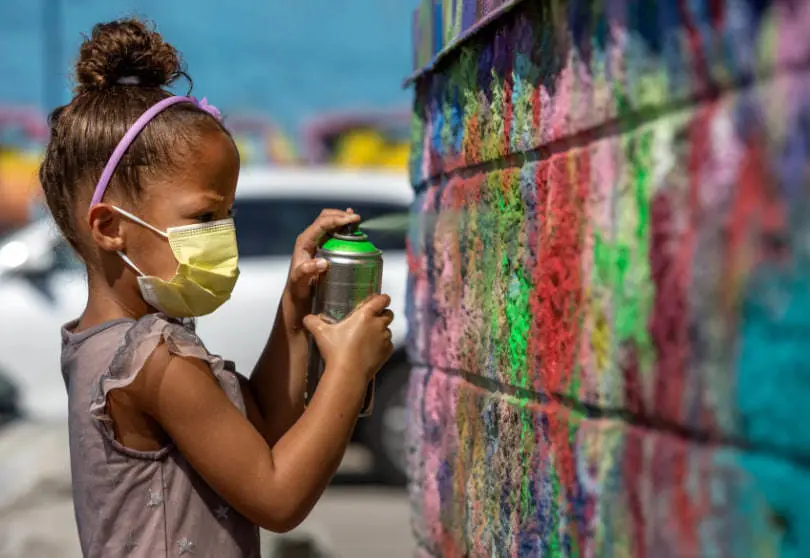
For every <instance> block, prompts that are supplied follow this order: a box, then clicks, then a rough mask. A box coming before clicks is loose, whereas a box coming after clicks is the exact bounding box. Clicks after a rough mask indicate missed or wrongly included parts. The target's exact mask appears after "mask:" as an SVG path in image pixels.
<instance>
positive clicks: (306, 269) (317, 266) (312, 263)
mask: <svg viewBox="0 0 810 558" xmlns="http://www.w3.org/2000/svg"><path fill="white" fill-rule="evenodd" d="M327 269H329V262H327V261H326V260H325V259H323V258H316V259H314V260H308V261H305V262H304V263H302V264H301V265H299V266H297V267H296V268H295V269H293V270H292V272H291V273H290V280H291V281H292V282H293V283H298V282H300V281H306V282H307V283H308V282H309V280H310V279H312V278H314V277H317V276H318V275H320V274H321V273H323V272H324V271H326V270H327Z"/></svg>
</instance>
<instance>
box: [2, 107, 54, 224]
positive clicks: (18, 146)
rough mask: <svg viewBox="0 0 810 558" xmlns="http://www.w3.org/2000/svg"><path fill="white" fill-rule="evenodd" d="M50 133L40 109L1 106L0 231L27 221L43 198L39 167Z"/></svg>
mask: <svg viewBox="0 0 810 558" xmlns="http://www.w3.org/2000/svg"><path fill="white" fill-rule="evenodd" d="M47 137H48V130H47V127H46V125H45V119H44V117H43V116H42V115H41V114H40V113H39V112H38V111H36V110H34V109H31V108H28V107H19V106H0V200H2V201H1V202H0V235H2V234H3V232H4V231H8V230H10V229H12V228H14V227H17V226H19V225H21V224H22V223H24V222H26V221H27V220H28V218H29V215H30V213H31V211H32V206H33V205H34V204H35V203H36V202H37V201H38V200H39V196H40V189H39V181H38V179H37V169H38V167H39V161H40V157H41V152H42V145H43V144H44V141H45V140H46V139H47Z"/></svg>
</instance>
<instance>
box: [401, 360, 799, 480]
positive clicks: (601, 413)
mask: <svg viewBox="0 0 810 558" xmlns="http://www.w3.org/2000/svg"><path fill="white" fill-rule="evenodd" d="M411 366H412V367H419V368H424V369H426V370H431V369H433V370H439V371H441V372H443V373H445V374H447V375H449V376H455V377H458V378H461V379H463V380H464V381H466V382H467V383H469V384H470V385H473V386H475V387H477V388H480V389H483V390H485V391H487V392H489V393H490V394H502V395H506V396H508V397H513V398H515V399H519V400H522V401H524V402H528V403H536V404H540V405H547V404H549V403H557V404H559V405H562V406H563V407H566V408H567V409H569V410H571V411H574V412H576V413H579V414H581V415H582V416H583V417H585V418H587V419H595V420H600V419H606V420H616V421H620V422H623V423H624V424H627V425H629V426H634V427H637V428H643V429H646V430H651V431H653V432H657V433H661V434H668V435H670V436H673V437H676V438H679V439H681V440H684V441H688V442H693V443H697V444H701V445H704V446H714V445H724V446H727V447H731V448H734V449H739V450H744V451H746V452H749V453H760V454H763V455H767V456H771V457H777V458H779V459H783V460H786V461H789V462H792V463H794V464H797V465H800V466H802V467H806V468H810V457H808V456H804V455H799V454H795V453H791V452H789V451H785V450H784V449H783V448H779V447H775V446H770V445H767V444H759V445H753V444H751V443H749V442H747V441H746V440H744V439H743V438H738V437H734V436H723V435H718V434H714V433H709V432H701V431H699V430H694V429H690V428H688V427H686V426H683V425H680V424H677V423H674V422H672V421H667V420H664V419H661V418H658V417H651V416H649V415H644V414H640V413H633V412H631V411H628V410H626V409H619V408H613V407H600V406H598V405H594V404H591V403H584V402H582V401H579V400H577V399H574V398H573V397H570V396H568V395H564V394H561V393H554V392H552V393H548V392H547V393H538V392H536V391H532V390H531V389H527V388H521V387H518V386H513V385H511V384H507V383H504V382H501V381H499V380H496V379H493V378H486V377H484V376H480V375H478V374H473V373H471V372H468V371H466V370H461V369H457V368H449V367H444V366H436V365H432V364H428V363H415V362H411Z"/></svg>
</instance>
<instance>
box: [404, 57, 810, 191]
mask: <svg viewBox="0 0 810 558" xmlns="http://www.w3.org/2000/svg"><path fill="white" fill-rule="evenodd" d="M808 69H810V60H803V61H801V62H795V63H786V64H785V65H784V66H782V67H780V68H778V69H771V70H770V71H766V72H762V73H761V74H759V75H756V76H751V77H747V78H742V79H740V80H738V81H737V82H736V83H733V84H731V85H729V86H725V87H722V86H714V87H710V88H709V89H708V91H706V92H705V93H703V94H699V95H695V96H692V97H687V98H684V99H680V100H676V101H673V102H671V103H667V104H663V105H659V106H654V107H642V108H640V109H638V110H636V111H634V112H632V113H629V114H625V115H623V116H621V117H618V116H617V117H614V118H611V119H610V120H607V121H605V122H602V123H601V124H598V125H596V126H593V127H591V128H587V129H585V130H581V131H579V132H576V133H574V134H570V135H568V136H565V137H563V138H558V139H556V140H552V141H550V142H549V143H546V144H543V145H539V146H537V147H534V148H531V149H527V150H525V151H521V152H517V153H510V154H509V155H505V156H503V157H499V158H497V159H491V160H489V161H483V162H480V163H474V164H471V165H467V166H460V167H457V168H454V169H451V170H448V171H445V172H441V173H438V174H435V175H432V176H429V177H427V178H425V179H423V180H421V181H419V182H416V183H414V184H413V189H414V191H415V192H416V193H417V194H419V193H421V192H422V191H424V190H426V189H427V188H429V187H430V186H431V185H433V184H436V183H441V182H442V181H444V180H447V179H450V178H453V177H459V178H462V179H463V178H469V177H471V176H474V175H476V174H480V173H482V172H493V171H499V170H504V169H507V168H515V167H518V168H519V167H521V166H523V165H525V164H526V163H533V162H539V161H543V160H546V159H549V158H551V157H552V156H554V155H558V154H561V153H566V152H568V151H570V150H572V149H582V148H584V147H587V146H588V145H591V144H592V143H594V142H597V141H600V140H605V139H608V138H610V137H615V136H619V135H621V134H624V133H627V132H634V131H636V130H638V129H640V128H642V127H643V126H646V125H648V124H652V123H654V122H656V121H659V120H663V119H665V118H667V117H670V116H674V115H676V114H677V113H679V112H684V111H687V110H689V109H699V108H700V107H702V106H705V105H707V104H709V103H711V102H715V101H717V100H719V99H720V98H721V97H724V96H729V95H732V94H735V93H742V92H745V91H747V90H750V89H752V88H754V87H758V86H761V85H765V84H767V83H769V82H773V81H775V80H776V79H779V78H780V77H783V76H792V75H795V73H796V72H803V71H806V70H808Z"/></svg>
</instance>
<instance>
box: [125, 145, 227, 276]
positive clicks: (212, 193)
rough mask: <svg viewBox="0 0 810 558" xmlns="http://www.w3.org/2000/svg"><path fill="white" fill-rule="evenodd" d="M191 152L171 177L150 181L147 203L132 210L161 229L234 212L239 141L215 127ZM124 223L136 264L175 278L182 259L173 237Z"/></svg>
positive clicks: (145, 195)
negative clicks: (172, 245) (172, 244)
mask: <svg viewBox="0 0 810 558" xmlns="http://www.w3.org/2000/svg"><path fill="white" fill-rule="evenodd" d="M187 152H188V155H187V156H186V158H185V160H183V161H182V162H181V163H180V164H179V165H178V166H177V168H175V169H174V171H173V172H172V173H171V176H170V177H167V178H166V179H158V180H153V181H150V183H149V184H147V185H145V187H144V191H143V193H142V196H141V203H140V204H138V207H137V208H133V209H131V210H130V211H131V212H132V213H134V214H135V215H136V216H138V217H140V218H141V219H143V220H144V221H146V222H147V223H149V224H151V225H152V226H154V227H155V228H157V229H159V230H161V231H165V230H166V229H167V228H169V227H177V226H181V225H190V224H194V223H205V222H209V221H216V220H218V219H225V218H227V217H229V216H230V215H231V208H232V207H233V202H234V196H235V195H236V182H237V179H238V177H239V155H238V153H237V151H236V147H235V146H234V144H233V141H232V140H231V139H230V138H229V137H228V136H227V135H226V134H224V133H223V132H221V131H211V132H207V133H205V134H203V135H202V137H201V138H200V141H199V144H197V145H195V146H194V147H193V149H190V150H187ZM125 209H129V208H126V207H125ZM121 226H122V227H123V228H124V230H123V231H122V232H124V235H125V239H126V254H127V256H129V258H130V259H131V260H132V261H133V262H134V263H135V265H137V266H138V267H139V268H140V270H141V271H142V272H143V273H145V274H146V275H154V276H157V277H160V278H162V279H166V280H169V279H171V278H172V277H173V276H174V274H175V271H176V270H177V260H176V259H175V257H174V254H173V253H172V250H171V248H170V247H169V243H168V241H167V240H166V239H165V238H163V237H162V236H160V235H158V234H156V233H155V232H154V231H151V230H149V229H148V228H146V227H144V226H141V225H139V224H137V223H134V222H132V221H129V220H128V219H123V220H122V221H121Z"/></svg>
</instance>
